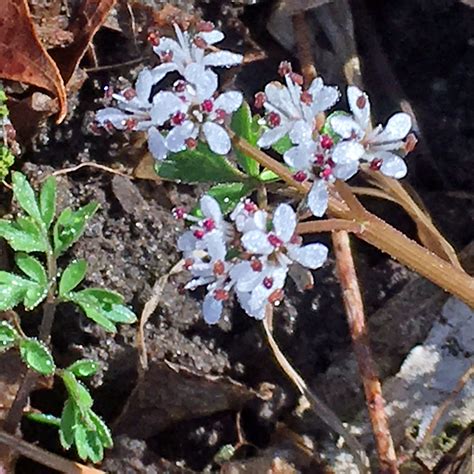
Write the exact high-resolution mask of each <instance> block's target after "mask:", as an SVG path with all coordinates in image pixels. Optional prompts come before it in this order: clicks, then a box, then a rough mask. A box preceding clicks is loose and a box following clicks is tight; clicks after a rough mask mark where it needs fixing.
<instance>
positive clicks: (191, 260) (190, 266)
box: [184, 258, 194, 271]
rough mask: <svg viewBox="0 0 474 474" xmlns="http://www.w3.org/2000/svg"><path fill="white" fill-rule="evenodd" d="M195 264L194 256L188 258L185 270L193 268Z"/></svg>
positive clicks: (185, 262)
mask: <svg viewBox="0 0 474 474" xmlns="http://www.w3.org/2000/svg"><path fill="white" fill-rule="evenodd" d="M193 265H194V260H193V259H192V258H187V259H186V260H185V261H184V268H185V270H188V271H189V270H191V268H192V266H193Z"/></svg>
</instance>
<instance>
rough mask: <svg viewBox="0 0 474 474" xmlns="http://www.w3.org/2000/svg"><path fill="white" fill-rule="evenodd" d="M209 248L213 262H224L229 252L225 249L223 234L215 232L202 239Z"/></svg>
mask: <svg viewBox="0 0 474 474" xmlns="http://www.w3.org/2000/svg"><path fill="white" fill-rule="evenodd" d="M202 240H203V241H204V243H205V245H206V247H207V250H208V253H209V255H210V257H211V259H212V260H213V261H216V260H222V261H223V260H224V259H225V255H226V253H227V250H226V248H225V242H224V236H223V235H222V232H220V231H218V230H213V231H212V232H209V233H208V234H206V235H205V236H204V238H203V239H202Z"/></svg>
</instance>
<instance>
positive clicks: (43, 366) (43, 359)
mask: <svg viewBox="0 0 474 474" xmlns="http://www.w3.org/2000/svg"><path fill="white" fill-rule="evenodd" d="M20 355H21V358H22V360H23V362H24V363H25V364H26V365H27V366H28V367H29V368H30V369H33V370H35V371H36V372H38V373H40V374H42V375H53V374H54V372H55V370H56V366H55V365H54V359H53V356H52V355H51V354H50V352H49V350H48V348H47V347H46V346H45V345H44V344H43V343H42V342H40V341H38V340H37V339H22V340H21V341H20Z"/></svg>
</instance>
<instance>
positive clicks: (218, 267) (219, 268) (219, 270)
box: [212, 260, 225, 276]
mask: <svg viewBox="0 0 474 474" xmlns="http://www.w3.org/2000/svg"><path fill="white" fill-rule="evenodd" d="M212 271H213V272H214V275H216V276H221V275H223V274H224V273H225V264H224V262H223V261H222V260H217V262H215V263H214V267H213V269H212Z"/></svg>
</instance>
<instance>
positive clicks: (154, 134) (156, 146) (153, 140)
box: [148, 127, 168, 161]
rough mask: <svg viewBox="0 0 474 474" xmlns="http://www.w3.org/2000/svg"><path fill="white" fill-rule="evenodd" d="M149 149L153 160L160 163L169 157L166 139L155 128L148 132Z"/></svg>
mask: <svg viewBox="0 0 474 474" xmlns="http://www.w3.org/2000/svg"><path fill="white" fill-rule="evenodd" d="M148 149H149V150H150V153H151V154H152V155H153V158H155V160H158V161H162V160H164V159H165V158H166V156H167V155H168V148H166V143H165V139H164V138H163V135H161V133H160V132H159V131H158V130H157V129H156V128H155V127H151V128H150V129H149V130H148Z"/></svg>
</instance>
